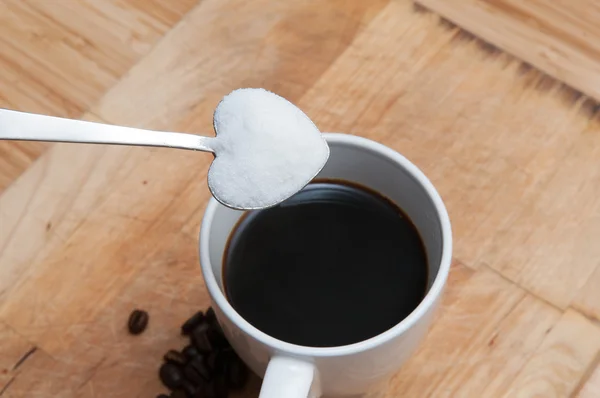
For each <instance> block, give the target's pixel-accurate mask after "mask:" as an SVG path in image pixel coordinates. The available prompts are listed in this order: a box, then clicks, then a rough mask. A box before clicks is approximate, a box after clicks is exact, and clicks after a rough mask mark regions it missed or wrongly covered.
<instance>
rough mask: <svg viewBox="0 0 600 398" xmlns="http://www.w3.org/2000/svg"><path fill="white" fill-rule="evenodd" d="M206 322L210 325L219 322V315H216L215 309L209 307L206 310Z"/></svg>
mask: <svg viewBox="0 0 600 398" xmlns="http://www.w3.org/2000/svg"><path fill="white" fill-rule="evenodd" d="M206 320H207V321H208V323H213V322H215V321H216V320H217V314H215V310H214V309H213V307H208V309H207V310H206Z"/></svg>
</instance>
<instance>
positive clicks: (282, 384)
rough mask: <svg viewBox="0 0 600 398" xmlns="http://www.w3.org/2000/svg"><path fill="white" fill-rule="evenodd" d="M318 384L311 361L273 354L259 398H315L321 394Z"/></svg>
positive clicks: (315, 370)
mask: <svg viewBox="0 0 600 398" xmlns="http://www.w3.org/2000/svg"><path fill="white" fill-rule="evenodd" d="M318 384H319V383H318V380H317V369H316V368H315V365H313V364H312V363H310V362H306V361H303V360H300V359H296V358H290V357H284V356H274V357H272V358H271V360H270V361H269V366H267V372H266V373H265V377H264V379H263V383H262V387H261V389H260V395H259V398H317V397H319V396H321V391H320V387H319V385H318Z"/></svg>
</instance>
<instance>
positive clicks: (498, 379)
mask: <svg viewBox="0 0 600 398" xmlns="http://www.w3.org/2000/svg"><path fill="white" fill-rule="evenodd" d="M559 317H560V313H559V311H558V310H556V309H555V308H552V307H551V306H549V305H548V304H545V303H543V302H542V301H540V300H538V299H535V298H533V297H532V296H531V295H528V294H526V293H525V292H524V291H523V290H522V289H520V288H519V287H517V286H515V285H513V284H512V283H510V282H509V281H507V280H505V279H504V278H502V277H500V276H498V275H497V274H495V273H494V272H490V271H488V270H483V269H482V270H480V271H478V272H476V273H475V274H474V275H473V276H472V277H471V278H470V279H469V280H468V281H467V282H466V283H465V286H464V287H462V289H461V292H460V297H459V299H458V300H457V301H456V302H454V303H451V304H450V305H445V306H443V307H442V311H441V312H440V315H439V318H438V319H437V320H436V322H435V323H434V326H433V328H432V330H431V331H430V333H429V335H428V337H427V339H426V341H425V342H424V343H423V345H422V346H421V348H420V350H419V351H418V352H417V354H416V355H415V356H414V357H413V358H412V359H411V360H410V361H409V362H408V363H407V364H406V365H405V366H404V367H403V368H402V370H401V371H400V372H399V373H398V375H397V376H396V377H395V378H394V380H393V381H392V383H391V385H390V387H389V394H388V396H389V397H395V396H407V397H413V396H414V397H417V396H422V397H430V396H431V397H497V396H500V395H502V393H503V392H504V391H506V390H507V388H508V387H509V386H510V384H511V382H512V381H513V379H514V377H515V376H516V375H517V374H518V373H519V371H520V370H521V368H522V367H523V366H524V365H525V363H527V361H528V360H529V359H530V358H531V357H532V355H533V354H534V352H535V351H536V349H537V347H538V346H539V344H540V343H541V342H542V340H543V339H544V337H545V336H546V334H547V333H548V331H549V330H550V329H551V328H552V327H553V325H554V324H555V322H556V321H557V320H558V319H559Z"/></svg>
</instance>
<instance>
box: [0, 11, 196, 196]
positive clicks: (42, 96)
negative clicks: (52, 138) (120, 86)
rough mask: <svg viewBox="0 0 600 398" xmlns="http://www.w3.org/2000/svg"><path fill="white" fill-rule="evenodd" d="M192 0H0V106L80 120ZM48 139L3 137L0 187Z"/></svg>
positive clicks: (25, 165) (13, 176)
mask: <svg viewBox="0 0 600 398" xmlns="http://www.w3.org/2000/svg"><path fill="white" fill-rule="evenodd" d="M195 3H196V0H177V1H170V2H169V3H168V5H167V4H166V3H164V2H160V1H155V0H154V1H145V2H139V1H116V0H111V1H92V0H73V1H71V0H69V1H35V0H27V1H21V0H1V1H0V107H3V108H9V109H16V110H23V111H28V112H37V113H43V114H50V115H55V116H68V117H75V118H78V117H80V116H81V115H82V114H83V112H84V111H85V110H87V109H88V108H89V106H90V105H92V104H93V103H95V102H96V101H97V100H98V99H99V98H100V97H101V96H102V94H104V92H105V91H106V90H107V89H108V88H110V87H111V86H112V85H114V84H115V83H116V82H117V81H118V80H119V78H120V77H121V76H122V75H123V74H124V73H125V72H127V70H129V68H131V66H132V65H133V64H134V63H135V62H136V61H137V60H138V59H140V58H141V57H142V56H143V55H145V54H146V53H147V52H148V51H150V49H151V48H152V47H153V46H154V44H155V43H156V42H157V41H158V40H159V39H160V38H161V37H162V35H163V34H164V33H165V32H166V31H168V30H169V29H170V28H171V27H172V26H173V25H174V24H176V23H177V22H178V21H179V20H180V19H181V17H182V16H183V15H184V14H185V13H186V12H187V11H188V10H190V9H191V8H192V7H193V6H194V5H195ZM46 148H48V144H45V143H31V142H0V192H2V191H3V190H4V189H5V188H6V187H7V186H8V185H9V184H10V183H12V182H13V181H14V180H15V179H16V178H17V177H18V176H19V175H20V174H21V173H22V172H23V171H24V170H25V169H26V168H27V167H28V166H29V165H30V164H31V163H32V162H33V161H34V160H35V159H36V158H37V157H38V156H39V155H40V154H41V153H43V152H44V151H45V150H46Z"/></svg>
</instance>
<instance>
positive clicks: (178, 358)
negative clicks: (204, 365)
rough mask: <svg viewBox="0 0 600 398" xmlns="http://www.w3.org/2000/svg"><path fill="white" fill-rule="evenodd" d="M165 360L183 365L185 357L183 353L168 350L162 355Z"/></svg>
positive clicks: (185, 360)
mask: <svg viewBox="0 0 600 398" xmlns="http://www.w3.org/2000/svg"><path fill="white" fill-rule="evenodd" d="M163 359H164V361H165V362H169V363H173V364H175V365H179V366H183V365H185V364H186V362H187V358H186V356H185V355H184V354H182V353H181V352H179V351H175V350H169V351H168V352H167V353H166V354H165V356H164V357H163Z"/></svg>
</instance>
